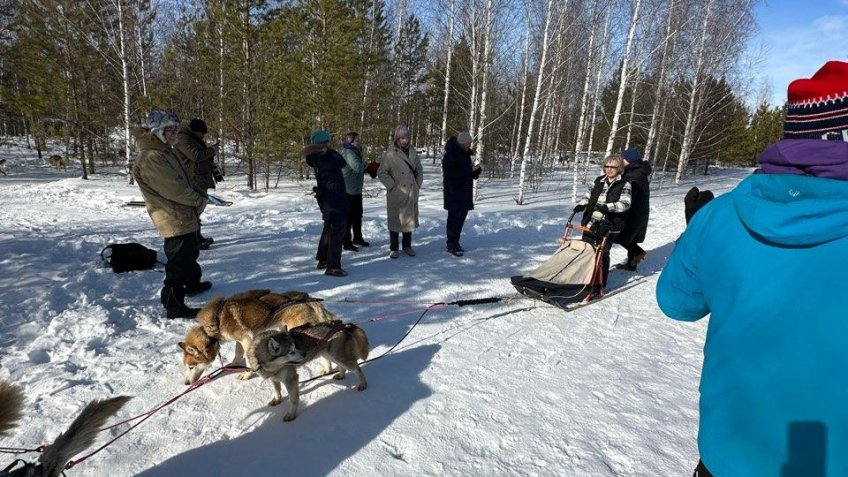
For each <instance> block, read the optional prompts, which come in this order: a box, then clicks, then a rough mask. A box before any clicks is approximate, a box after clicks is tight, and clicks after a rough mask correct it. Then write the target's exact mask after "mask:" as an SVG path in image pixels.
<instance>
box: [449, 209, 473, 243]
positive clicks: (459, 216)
mask: <svg viewBox="0 0 848 477" xmlns="http://www.w3.org/2000/svg"><path fill="white" fill-rule="evenodd" d="M467 217H468V211H467V210H463V209H449V210H448V221H447V225H446V227H445V228H446V229H447V236H448V248H451V247H456V246H457V245H459V236H460V235H461V234H462V227H463V226H464V225H465V219H466V218H467Z"/></svg>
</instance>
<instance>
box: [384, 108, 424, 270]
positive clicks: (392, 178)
mask: <svg viewBox="0 0 848 477" xmlns="http://www.w3.org/2000/svg"><path fill="white" fill-rule="evenodd" d="M392 139H393V142H392V144H391V145H389V147H388V149H386V152H384V153H383V155H382V157H381V158H380V168H379V169H378V170H377V177H378V178H379V179H380V182H382V183H383V185H384V186H386V214H387V216H388V222H389V224H388V225H389V239H390V246H389V248H390V249H391V250H390V253H389V257H391V258H398V238H399V235H400V234H403V243H402V246H403V251H404V252H405V253H406V254H407V255H409V256H410V257H414V256H415V249H413V248H412V232H413V231H414V230H415V229H417V228H418V193H419V191H420V190H421V184H423V183H424V170H423V168H422V167H421V160H420V159H419V158H418V154H417V153H416V152H415V149H414V148H413V147H411V146H410V141H409V128H408V127H406V126H404V125H400V126H398V127H396V128H395V131H394V134H392Z"/></svg>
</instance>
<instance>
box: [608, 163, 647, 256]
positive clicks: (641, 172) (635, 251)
mask: <svg viewBox="0 0 848 477" xmlns="http://www.w3.org/2000/svg"><path fill="white" fill-rule="evenodd" d="M621 157H622V159H624V174H622V176H621V177H622V178H623V179H624V180H625V181H627V182H629V183H630V194H631V199H630V208H629V209H627V212H625V213H624V228H623V229H621V232H619V233H618V235H617V236H616V237H615V243H617V244H619V245H621V246H623V247H624V248H626V249H627V260H626V261H625V262H624V263H620V264H618V265H616V268H620V269H624V270H629V271H631V272H635V271H636V266H637V265H639V262H641V261H642V260H644V259H645V257H646V256H647V255H648V253H647V252H645V250H644V249H642V247H640V246H639V244H640V243H642V242H644V241H645V234H646V233H647V231H648V217H649V215H650V212H651V209H650V200H651V188H650V182H649V179H648V177H649V176H650V175H651V165H650V164H648V163H647V162H645V161H643V160H642V154H640V153H639V151H637V150H636V149H628V150H626V151H624V152H622V153H621Z"/></svg>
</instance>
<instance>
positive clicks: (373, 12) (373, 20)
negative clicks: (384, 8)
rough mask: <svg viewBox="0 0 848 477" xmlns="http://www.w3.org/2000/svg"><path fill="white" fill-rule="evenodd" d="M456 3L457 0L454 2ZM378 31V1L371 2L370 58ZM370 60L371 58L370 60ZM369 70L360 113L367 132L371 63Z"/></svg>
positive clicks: (366, 73) (362, 128) (361, 129)
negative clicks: (366, 116)
mask: <svg viewBox="0 0 848 477" xmlns="http://www.w3.org/2000/svg"><path fill="white" fill-rule="evenodd" d="M454 1H455V0H454ZM376 31H377V0H374V1H372V2H371V33H370V34H369V38H368V51H367V53H366V54H367V55H368V56H369V57H370V56H371V55H372V54H373V53H374V36H375V35H376ZM369 60H370V58H369ZM368 65H369V66H368V69H367V70H366V71H365V81H364V82H363V85H362V109H360V111H359V130H360V131H364V130H365V112H366V111H367V110H368V87H369V86H370V82H371V74H372V73H373V71H372V69H371V63H370V61H369V63H368Z"/></svg>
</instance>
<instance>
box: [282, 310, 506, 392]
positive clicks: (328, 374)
mask: <svg viewBox="0 0 848 477" xmlns="http://www.w3.org/2000/svg"><path fill="white" fill-rule="evenodd" d="M511 298H512V295H510V296H505V297H500V296H493V297H488V298H472V299H469V300H456V301H452V302H447V303H446V302H440V303H433V304H432V305H430V306H428V307H427V308H425V309H424V311H423V312H422V313H421V316H419V317H418V319H417V320H415V323H413V324H412V326H410V327H409V329H408V330H406V333H404V334H403V336H401V337H400V339H399V340H397V342H395V344H393V345H392V347H391V348H389V349H388V350H386V351H385V352H384V353H383V354H381V355H380V356H377V357H376V358H370V359H366V360H365V361H363V362H362V363H361V365H362V366H365V365H366V364H368V363H372V362H374V361H377V360H378V359H380V358H383V357H384V356H386V355H388V354H389V353H391V352H392V351H394V350H395V348H397V347H398V346H400V344H401V343H403V341H404V340H405V339H406V337H407V336H409V334H410V333H412V330H414V329H415V327H416V326H418V324H419V323H421V320H423V319H424V316H425V315H426V314H427V312H428V311H430V310H432V309H434V308H444V307H447V306H452V305H456V306H469V305H487V304H490V303H498V302H500V301H503V300H507V299H511ZM416 312H417V311H416ZM405 314H408V313H405ZM369 321H370V320H369ZM337 372H338V371H332V372H329V373H324V374H319V375H318V376H313V377H311V378H308V379H304V380H303V381H300V383H299V384H305V383H308V382H310V381H315V380H316V379H320V378H323V377H326V376H330V375H332V374H336V373H337Z"/></svg>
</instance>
